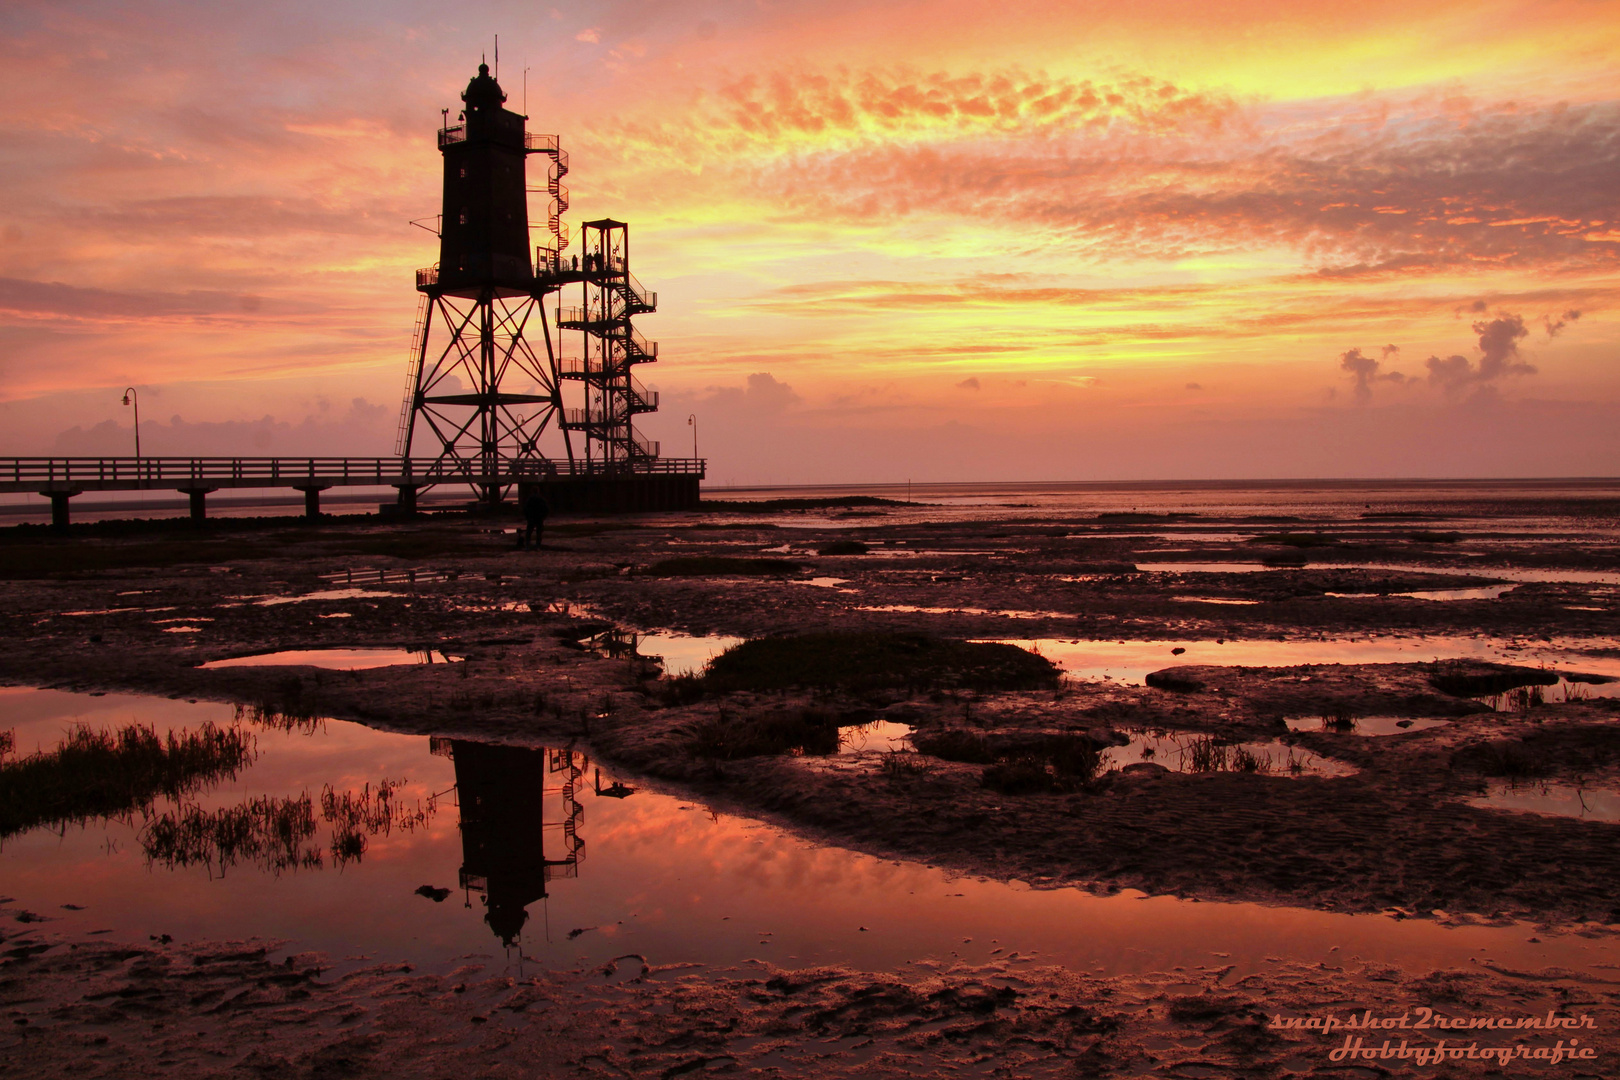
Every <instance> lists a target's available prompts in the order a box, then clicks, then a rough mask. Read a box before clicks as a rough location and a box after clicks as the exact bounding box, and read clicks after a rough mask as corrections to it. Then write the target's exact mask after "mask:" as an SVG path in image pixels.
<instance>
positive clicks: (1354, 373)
mask: <svg viewBox="0 0 1620 1080" xmlns="http://www.w3.org/2000/svg"><path fill="white" fill-rule="evenodd" d="M1400 351H1401V349H1400V346H1398V345H1385V346H1384V347H1383V349H1382V350H1381V351H1380V352H1381V355H1379V356H1377V357H1372V356H1368V355H1366V354H1365V353H1363V352H1362V351H1361V350H1360V349H1359V348H1357V349H1350V350H1349V351H1347V352H1343V353H1340V354H1339V370H1340V371H1343V372H1345V373H1347V374H1348V375H1349V376H1350V378H1351V379H1352V380H1353V381H1354V383H1355V388H1354V389H1355V395H1356V403H1357V404H1358V405H1365V404H1367V403H1368V402H1369V401H1371V400H1372V392H1373V384H1374V383H1379V382H1388V383H1394V384H1395V385H1397V386H1399V385H1400V384H1402V383H1405V382H1407V381H1408V380H1407V378H1406V376H1405V375H1402V374H1401V373H1400V372H1399V371H1385V370H1383V366H1384V364H1385V363H1387V362H1388V361H1389V359H1390V358H1391V357H1393V356H1394V355H1395V354H1396V353H1398V352H1400Z"/></svg>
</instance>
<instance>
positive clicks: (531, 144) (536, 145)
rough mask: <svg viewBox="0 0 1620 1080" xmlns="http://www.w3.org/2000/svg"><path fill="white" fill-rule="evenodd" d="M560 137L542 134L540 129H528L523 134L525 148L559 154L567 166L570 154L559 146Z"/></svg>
mask: <svg viewBox="0 0 1620 1080" xmlns="http://www.w3.org/2000/svg"><path fill="white" fill-rule="evenodd" d="M557 143H558V139H557V136H555V135H542V134H540V132H538V131H528V132H524V134H523V149H525V150H528V151H531V152H533V153H536V154H558V155H560V157H561V159H562V161H563V167H564V168H567V167H568V166H567V161H568V155H567V154H564V153H563V152H562V151H561V150H559V149H558V147H557Z"/></svg>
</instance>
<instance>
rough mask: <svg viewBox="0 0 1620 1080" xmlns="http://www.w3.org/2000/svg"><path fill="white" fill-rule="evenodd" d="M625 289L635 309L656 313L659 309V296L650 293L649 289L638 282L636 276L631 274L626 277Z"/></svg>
mask: <svg viewBox="0 0 1620 1080" xmlns="http://www.w3.org/2000/svg"><path fill="white" fill-rule="evenodd" d="M624 289H625V292H627V293H629V295H630V302H631V305H632V306H633V307H639V308H641V310H642V311H654V310H656V309H657V308H658V294H657V293H655V292H648V291H647V287H646V286H645V285H643V284H642V283H641V282H639V281H637V280H636V275H634V274H631V273H626V274H625V275H624Z"/></svg>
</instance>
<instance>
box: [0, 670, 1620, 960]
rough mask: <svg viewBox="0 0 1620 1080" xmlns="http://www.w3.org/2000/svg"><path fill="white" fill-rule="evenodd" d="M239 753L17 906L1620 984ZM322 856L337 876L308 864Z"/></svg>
mask: <svg viewBox="0 0 1620 1080" xmlns="http://www.w3.org/2000/svg"><path fill="white" fill-rule="evenodd" d="M0 705H3V708H4V711H5V715H6V716H7V724H8V726H14V727H15V728H16V744H17V753H19V754H27V753H32V752H34V750H36V749H46V750H49V749H51V748H53V747H55V746H56V745H57V744H58V743H59V742H60V740H61V739H62V738H63V735H64V733H65V732H66V730H67V729H68V727H69V726H70V725H71V724H72V723H74V722H81V723H84V724H86V725H87V726H89V727H91V728H92V729H97V730H114V729H116V728H118V727H120V726H123V725H126V724H130V723H142V724H147V725H150V726H152V727H153V728H154V729H155V730H156V732H157V733H158V734H159V735H160V736H161V735H166V734H168V733H169V732H171V731H173V732H183V731H188V730H189V731H192V732H196V731H198V730H200V729H201V728H202V725H204V724H205V723H213V724H215V725H218V726H219V728H220V729H221V730H229V729H233V728H236V725H237V719H236V716H235V714H234V711H233V709H232V708H231V707H230V706H225V705H220V704H217V703H209V702H203V703H198V704H188V703H186V702H180V701H169V700H166V699H158V698H148V697H139V696H134V695H118V694H109V695H106V696H104V697H90V696H88V695H75V694H68V693H63V692H58V691H47V690H25V689H16V688H9V689H0ZM239 730H242V731H245V732H248V733H249V734H251V736H252V745H251V757H250V760H247V761H246V762H245V763H243V764H241V765H240V767H238V768H236V769H234V770H229V769H227V770H223V771H219V772H217V773H216V774H214V775H212V776H211V777H208V778H205V779H203V780H201V781H199V782H197V783H196V784H195V785H194V786H193V787H192V788H191V790H189V791H188V793H187V794H185V795H183V796H181V798H180V799H179V801H178V805H176V804H172V803H170V802H168V801H165V800H163V799H160V800H159V801H157V802H156V803H154V804H152V806H151V810H152V814H151V815H150V816H144V817H143V815H142V813H141V812H140V810H139V808H136V809H135V810H134V811H133V812H131V813H129V814H127V815H124V816H123V818H122V819H121V820H110V821H109V820H106V819H102V818H96V817H92V818H90V819H89V820H88V821H87V822H86V823H84V824H83V825H80V824H67V825H65V826H64V825H62V824H60V823H56V822H43V823H39V824H38V825H36V826H34V827H31V828H27V829H25V830H23V831H19V832H15V833H14V834H13V835H11V836H9V837H6V838H5V839H4V843H3V845H0V880H3V881H4V882H5V888H6V895H7V896H8V897H11V898H14V899H13V901H12V902H13V903H15V904H17V905H19V906H22V907H26V908H28V909H29V910H32V911H38V912H44V913H48V914H49V917H50V918H51V919H52V921H53V922H54V923H56V928H60V929H63V930H67V931H70V932H80V933H88V932H90V931H94V930H107V931H109V932H110V933H111V935H112V937H113V939H114V940H117V939H132V940H135V941H140V942H145V941H146V940H147V936H148V935H150V934H164V933H166V934H172V935H173V936H174V937H175V938H176V939H177V940H179V941H181V942H187V941H195V940H199V939H207V940H214V941H227V940H240V939H245V938H254V937H256V938H280V939H287V940H288V941H290V942H291V945H290V946H289V948H290V949H292V950H304V949H317V950H321V951H324V952H326V953H327V954H329V955H330V956H331V957H333V958H334V960H335V961H337V962H338V971H337V974H342V972H343V971H344V970H346V969H348V968H352V967H354V966H358V965H359V964H362V963H371V962H378V961H382V962H408V963H413V964H416V965H419V966H420V967H421V968H423V969H425V970H429V971H448V970H450V969H451V968H453V967H456V966H459V965H464V964H466V963H469V962H475V963H477V962H481V963H484V964H486V965H488V966H487V967H486V970H485V975H484V976H482V977H488V975H493V974H497V973H499V972H500V971H503V970H504V971H506V972H508V973H511V974H513V975H523V974H525V973H527V974H529V975H532V974H534V973H536V972H537V971H539V970H544V969H547V968H555V969H564V970H573V969H578V968H580V967H584V966H588V965H598V966H599V965H602V964H605V963H607V962H608V961H609V960H611V959H612V958H614V957H620V956H623V955H624V954H627V953H639V954H641V955H642V956H644V957H646V958H647V962H648V963H650V964H653V965H660V964H678V963H691V964H700V965H731V964H740V963H743V962H746V961H747V960H750V959H756V958H757V959H765V960H769V961H771V962H772V963H775V964H779V965H782V966H784V967H788V968H802V967H809V966H814V965H819V964H835V963H847V964H852V965H854V966H857V967H859V968H861V969H864V970H869V971H884V970H895V969H901V968H905V967H906V966H908V965H911V964H914V963H919V962H927V961H931V960H937V961H940V962H943V963H951V962H953V961H955V960H958V959H960V960H961V961H963V962H965V963H971V964H983V963H988V962H992V961H994V960H996V959H997V958H998V957H1004V956H1005V955H1007V953H1010V952H1012V951H1017V952H1018V954H1019V956H1020V958H1021V959H1022V958H1029V959H1033V960H1035V961H1036V962H1038V963H1051V964H1061V965H1064V966H1067V967H1070V968H1072V969H1074V970H1077V971H1086V972H1093V973H1096V974H1099V975H1114V974H1130V973H1138V972H1149V971H1169V970H1172V969H1173V968H1175V967H1177V966H1184V967H1186V968H1188V969H1189V971H1197V970H1202V969H1205V968H1211V967H1216V966H1219V967H1223V968H1224V967H1227V966H1228V965H1230V966H1231V968H1232V969H1233V973H1232V975H1231V976H1230V977H1231V978H1233V979H1237V978H1241V977H1243V976H1244V975H1246V974H1248V973H1250V972H1252V971H1260V970H1267V969H1268V967H1269V965H1268V958H1275V957H1282V958H1287V959H1294V960H1300V961H1303V962H1306V963H1313V964H1314V963H1319V962H1320V963H1326V964H1330V965H1340V964H1343V963H1344V962H1345V961H1346V959H1348V958H1352V957H1357V958H1360V959H1361V960H1365V961H1369V962H1374V963H1387V964H1398V965H1401V966H1403V967H1406V968H1408V969H1426V968H1449V967H1458V968H1467V967H1468V966H1469V965H1470V959H1471V958H1476V957H1485V956H1489V957H1490V958H1491V959H1493V960H1494V961H1496V962H1497V963H1500V964H1504V965H1506V966H1509V967H1513V968H1521V969H1529V970H1537V969H1541V968H1545V967H1553V966H1556V967H1563V968H1569V969H1572V970H1577V971H1582V972H1589V971H1591V972H1594V973H1596V971H1595V966H1596V965H1603V964H1607V965H1613V964H1615V963H1616V962H1620V942H1617V941H1614V940H1591V941H1589V940H1587V939H1584V938H1580V937H1577V936H1575V935H1555V934H1537V933H1534V932H1532V931H1531V929H1530V928H1529V927H1527V926H1525V925H1522V924H1520V925H1512V926H1506V927H1489V926H1459V927H1445V926H1441V925H1438V924H1435V923H1432V922H1428V921H1425V920H1418V919H1413V920H1404V921H1395V920H1392V919H1388V918H1383V917H1380V916H1377V915H1338V914H1332V913H1328V912H1322V911H1315V910H1308V909H1302V908H1286V907H1268V906H1263V905H1259V904H1243V903H1215V902H1206V903H1192V902H1187V901H1182V900H1177V899H1174V898H1170V897H1155V898H1145V897H1143V896H1142V895H1141V894H1140V893H1135V892H1122V893H1118V894H1115V895H1113V896H1093V895H1091V894H1090V893H1087V892H1083V891H1080V890H1077V889H1068V888H1065V889H1050V890H1038V889H1032V888H1030V887H1029V886H1028V885H1025V884H1022V883H1019V882H1012V883H1002V882H992V881H984V880H979V879H974V878H968V877H960V876H953V875H951V874H949V873H947V872H945V871H942V870H938V869H934V868H931V867H927V866H924V865H921V864H919V863H915V862H907V861H898V860H885V859H878V858H873V857H871V856H867V855H862V854H858V853H855V852H851V851H846V850H843V849H840V848H835V847H827V846H823V845H818V844H814V843H810V842H808V841H806V840H803V839H800V838H797V837H794V836H791V835H789V834H786V833H784V832H782V831H780V830H778V829H775V828H773V827H771V826H768V825H765V824H763V823H760V822H758V821H754V820H751V819H748V818H740V817H733V816H731V815H728V814H721V813H717V812H713V811H710V810H708V809H706V808H704V807H702V806H701V805H699V804H696V803H691V802H686V801H683V800H681V799H679V798H676V797H673V796H670V795H666V794H663V793H661V792H658V791H654V790H648V789H646V788H645V787H643V786H641V785H640V784H639V783H637V782H634V781H632V782H631V783H628V784H627V783H624V782H622V781H620V780H617V779H615V778H614V777H613V776H612V774H611V773H609V772H608V771H607V770H605V769H600V768H599V766H598V765H597V764H596V763H595V762H593V761H591V760H589V759H587V758H586V757H585V755H583V754H581V753H579V752H578V751H571V750H567V749H547V748H523V747H512V746H499V745H491V744H483V743H475V742H469V741H465V740H460V739H429V738H428V737H426V736H410V735H397V734H390V733H387V732H381V731H375V730H372V729H369V728H365V727H362V726H360V725H356V724H350V723H345V722H341V721H335V720H328V721H316V722H314V723H312V724H308V725H302V726H299V727H297V728H296V729H294V730H286V729H283V728H280V727H272V726H265V725H262V724H253V723H251V722H248V721H244V722H243V724H242V726H241V728H240V729H239ZM8 760H12V759H10V758H8ZM384 781H386V783H387V787H386V791H387V797H386V798H382V797H381V793H382V792H383V790H384V788H383V783H384ZM306 796H307V797H308V798H309V808H310V810H309V813H308V815H306V816H305V818H303V819H297V818H296V815H293V816H292V818H291V819H293V820H295V824H296V822H297V820H302V821H303V824H302V825H300V826H299V827H298V828H296V829H295V830H294V832H295V833H296V835H297V836H298V837H299V840H298V845H297V847H296V851H297V852H298V853H299V855H300V858H299V859H294V860H289V859H286V858H279V857H277V851H276V849H275V848H274V845H273V844H272V845H268V846H267V847H268V850H269V853H268V854H266V855H262V856H256V855H253V854H252V853H248V852H245V851H243V850H237V851H236V853H235V855H236V857H235V859H234V861H233V862H230V863H229V865H223V864H222V862H221V859H220V855H221V853H222V850H223V849H220V848H218V847H217V846H216V847H215V848H214V849H213V850H212V852H211V854H212V855H213V858H214V863H213V865H212V867H210V866H209V865H207V863H206V859H205V858H202V857H201V856H204V855H206V854H209V853H208V852H200V851H197V850H185V849H184V848H183V847H177V846H176V845H173V844H168V845H163V844H156V845H154V842H153V841H154V837H153V835H152V832H151V830H150V828H149V824H150V822H151V821H153V820H159V819H161V818H162V817H163V815H165V814H171V813H174V812H175V811H177V810H178V811H180V812H181V813H185V811H186V808H188V807H189V808H191V809H192V810H193V811H194V813H192V814H190V815H189V817H190V818H194V819H197V820H213V819H218V820H228V819H229V820H234V818H235V817H240V816H243V815H248V816H251V814H250V813H249V812H250V811H252V809H253V808H254V807H256V806H257V807H272V808H281V809H283V810H285V808H286V807H287V806H288V804H289V803H294V804H298V805H301V804H302V800H303V799H304V798H305V797H306ZM329 808H330V816H329V814H328V809H329ZM282 818H287V815H285V814H283V815H282ZM282 818H276V819H272V820H281V819H282ZM260 831H261V832H262V831H263V830H260ZM281 853H283V854H284V853H285V845H283V848H282V849H281ZM310 853H313V854H314V855H318V856H319V857H318V858H313V857H312V858H309V859H307V860H302V855H305V854H310ZM340 854H341V856H342V858H341V859H340V858H339V855H340ZM171 855H172V856H174V857H172V858H171V857H170V856H171ZM424 886H426V887H427V888H426V890H425V892H426V894H427V895H423V892H422V891H421V890H423V887H424ZM438 890H444V891H443V892H439V891H438ZM435 896H437V897H442V898H443V902H436V901H435V899H434V897H435ZM66 904H75V905H80V906H82V908H83V910H67V909H65V908H64V907H63V905H66ZM575 931H579V933H575ZM8 936H10V932H9V931H8ZM1531 937H1538V938H1540V940H1539V941H1537V942H1535V943H1530V942H1528V941H1527V939H1529V938H1531ZM967 939H971V940H967ZM508 941H511V942H512V943H513V947H512V948H507V946H506V943H507V942H508ZM280 955H281V954H279V953H277V954H273V956H272V959H279V958H280ZM469 957H472V958H475V959H472V960H469ZM342 958H350V959H349V960H347V961H344V960H342ZM366 958H369V959H366ZM491 969H493V970H491Z"/></svg>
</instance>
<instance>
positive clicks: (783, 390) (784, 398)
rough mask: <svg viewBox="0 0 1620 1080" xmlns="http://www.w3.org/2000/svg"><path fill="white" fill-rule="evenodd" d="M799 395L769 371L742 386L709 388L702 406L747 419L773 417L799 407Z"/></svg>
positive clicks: (755, 376) (750, 379) (753, 376)
mask: <svg viewBox="0 0 1620 1080" xmlns="http://www.w3.org/2000/svg"><path fill="white" fill-rule="evenodd" d="M800 400H802V399H801V398H800V397H799V394H798V391H796V390H794V389H793V387H791V386H789V385H788V384H787V383H785V382H782V381H780V380H779V379H777V377H776V376H775V375H772V374H771V373H770V372H768V371H756V372H754V373H753V374H752V375H750V376H748V380H747V382H746V384H745V385H743V386H711V387H709V389H708V397H707V398H705V399H703V400H702V402H701V404H703V405H704V406H706V407H719V408H720V409H722V410H726V411H736V412H738V413H741V414H744V415H750V416H761V415H772V414H776V413H782V412H785V411H787V410H788V409H789V408H791V407H792V406H794V405H797V404H799V402H800Z"/></svg>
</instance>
